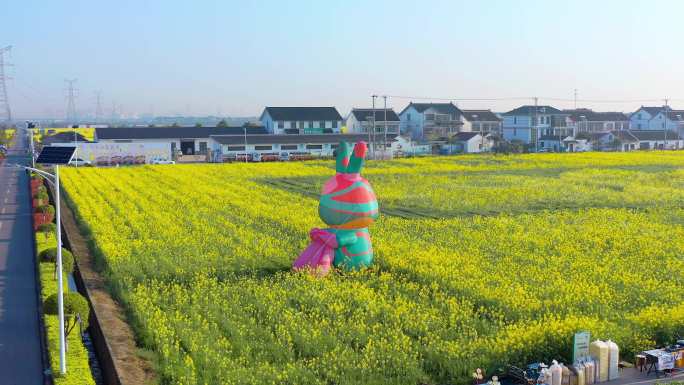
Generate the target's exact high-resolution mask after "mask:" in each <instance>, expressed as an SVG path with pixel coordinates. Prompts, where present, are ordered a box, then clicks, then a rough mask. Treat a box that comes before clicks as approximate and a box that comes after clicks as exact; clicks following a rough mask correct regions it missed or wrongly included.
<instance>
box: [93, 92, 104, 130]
mask: <svg viewBox="0 0 684 385" xmlns="http://www.w3.org/2000/svg"><path fill="white" fill-rule="evenodd" d="M102 116H103V114H102V91H95V121H96V122H99V121H100V120H101V119H102Z"/></svg>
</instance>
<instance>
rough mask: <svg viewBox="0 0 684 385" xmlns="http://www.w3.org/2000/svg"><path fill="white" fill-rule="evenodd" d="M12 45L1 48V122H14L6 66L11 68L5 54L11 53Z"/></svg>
mask: <svg viewBox="0 0 684 385" xmlns="http://www.w3.org/2000/svg"><path fill="white" fill-rule="evenodd" d="M11 49H12V46H11V45H8V46H7V47H4V48H0V121H3V120H4V121H6V122H10V121H12V110H11V109H10V104H9V99H8V98H7V83H6V80H8V79H9V78H8V77H7V75H5V66H10V64H9V63H7V62H5V53H9V52H10V50H11Z"/></svg>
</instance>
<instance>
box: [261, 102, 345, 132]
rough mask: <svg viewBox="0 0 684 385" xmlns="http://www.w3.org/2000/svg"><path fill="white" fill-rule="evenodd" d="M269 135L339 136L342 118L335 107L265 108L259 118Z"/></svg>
mask: <svg viewBox="0 0 684 385" xmlns="http://www.w3.org/2000/svg"><path fill="white" fill-rule="evenodd" d="M259 120H260V121H261V124H262V125H263V126H264V127H265V128H266V131H268V133H270V134H276V135H280V134H339V133H340V129H341V128H342V116H341V115H340V113H339V112H337V109H336V108H335V107H266V108H264V111H263V112H262V113H261V117H260V118H259Z"/></svg>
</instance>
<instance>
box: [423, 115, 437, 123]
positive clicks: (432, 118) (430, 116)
mask: <svg viewBox="0 0 684 385" xmlns="http://www.w3.org/2000/svg"><path fill="white" fill-rule="evenodd" d="M425 120H427V121H428V122H431V121H433V120H435V114H425Z"/></svg>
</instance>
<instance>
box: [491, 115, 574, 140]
mask: <svg viewBox="0 0 684 385" xmlns="http://www.w3.org/2000/svg"><path fill="white" fill-rule="evenodd" d="M568 115H569V114H568V113H566V112H563V111H561V110H559V109H557V108H555V107H551V106H530V105H526V106H521V107H518V108H516V109H514V110H511V111H508V112H506V113H504V114H503V137H504V139H506V140H508V141H513V140H519V141H521V142H523V143H525V144H528V145H532V146H535V147H539V144H540V143H539V142H540V138H541V137H542V136H543V137H545V138H549V139H551V138H555V137H561V140H562V138H566V137H567V136H569V135H571V134H572V129H571V128H568V127H567V122H566V119H567V117H568ZM545 144H546V143H545Z"/></svg>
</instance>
